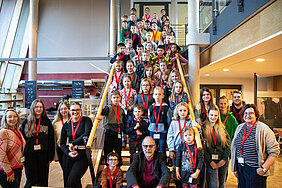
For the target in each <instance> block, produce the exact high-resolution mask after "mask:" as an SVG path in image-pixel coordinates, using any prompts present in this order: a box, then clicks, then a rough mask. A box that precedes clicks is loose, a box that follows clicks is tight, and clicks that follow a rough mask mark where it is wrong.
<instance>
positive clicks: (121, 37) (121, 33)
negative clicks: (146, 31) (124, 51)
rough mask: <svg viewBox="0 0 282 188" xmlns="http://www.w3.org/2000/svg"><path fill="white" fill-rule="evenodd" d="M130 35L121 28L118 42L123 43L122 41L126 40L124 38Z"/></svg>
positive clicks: (128, 30) (128, 31)
mask: <svg viewBox="0 0 282 188" xmlns="http://www.w3.org/2000/svg"><path fill="white" fill-rule="evenodd" d="M128 34H130V29H129V28H128V29H124V28H122V30H121V32H120V42H123V43H124V40H125V39H126V36H127V35H128Z"/></svg>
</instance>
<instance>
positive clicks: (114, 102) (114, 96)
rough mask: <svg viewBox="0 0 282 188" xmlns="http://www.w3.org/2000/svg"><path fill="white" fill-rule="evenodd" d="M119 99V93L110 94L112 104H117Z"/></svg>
mask: <svg viewBox="0 0 282 188" xmlns="http://www.w3.org/2000/svg"><path fill="white" fill-rule="evenodd" d="M120 99H121V97H120V95H112V97H111V101H112V103H113V104H114V105H118V104H119V102H120Z"/></svg>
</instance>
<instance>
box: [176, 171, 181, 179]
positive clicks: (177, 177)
mask: <svg viewBox="0 0 282 188" xmlns="http://www.w3.org/2000/svg"><path fill="white" fill-rule="evenodd" d="M175 176H176V179H178V180H180V179H181V176H180V173H179V172H176V173H175Z"/></svg>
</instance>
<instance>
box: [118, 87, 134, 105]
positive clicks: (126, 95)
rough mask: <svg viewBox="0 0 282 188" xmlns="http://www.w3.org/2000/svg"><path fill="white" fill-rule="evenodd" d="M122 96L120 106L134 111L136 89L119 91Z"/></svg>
mask: <svg viewBox="0 0 282 188" xmlns="http://www.w3.org/2000/svg"><path fill="white" fill-rule="evenodd" d="M119 92H120V95H121V101H120V106H121V107H122V108H123V109H125V107H126V106H128V107H129V108H131V109H133V106H134V99H135V97H136V95H137V92H136V91H135V90H134V89H132V88H131V89H125V88H123V89H122V90H120V91H119Z"/></svg>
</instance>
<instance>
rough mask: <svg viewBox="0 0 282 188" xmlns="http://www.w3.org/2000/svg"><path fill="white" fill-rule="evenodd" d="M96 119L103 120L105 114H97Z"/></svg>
mask: <svg viewBox="0 0 282 188" xmlns="http://www.w3.org/2000/svg"><path fill="white" fill-rule="evenodd" d="M95 119H98V120H102V119H103V116H101V115H99V116H96V117H95Z"/></svg>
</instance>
